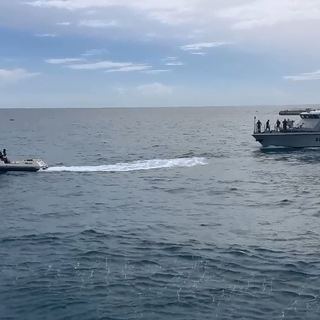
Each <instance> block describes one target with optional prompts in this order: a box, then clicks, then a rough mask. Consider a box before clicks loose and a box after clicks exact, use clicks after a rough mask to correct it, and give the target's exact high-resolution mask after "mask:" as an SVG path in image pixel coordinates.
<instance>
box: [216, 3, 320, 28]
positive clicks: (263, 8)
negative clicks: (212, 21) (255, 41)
mask: <svg viewBox="0 0 320 320" xmlns="http://www.w3.org/2000/svg"><path fill="white" fill-rule="evenodd" d="M217 16H218V17H221V18H225V19H230V20H233V21H234V24H233V28H235V29H249V28H253V27H259V26H271V25H275V24H277V23H279V22H284V21H297V20H319V19H320V2H319V1H318V0H281V1H279V0H277V1H272V0H256V1H253V2H250V3H248V4H244V5H238V6H234V7H230V8H226V9H222V10H220V11H218V13H217Z"/></svg>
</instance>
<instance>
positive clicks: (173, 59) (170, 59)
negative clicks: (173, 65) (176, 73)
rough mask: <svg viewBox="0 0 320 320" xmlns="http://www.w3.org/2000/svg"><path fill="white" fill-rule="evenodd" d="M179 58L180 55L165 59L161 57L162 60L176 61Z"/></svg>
mask: <svg viewBox="0 0 320 320" xmlns="http://www.w3.org/2000/svg"><path fill="white" fill-rule="evenodd" d="M177 59H178V57H166V58H164V59H161V60H162V61H175V60H177Z"/></svg>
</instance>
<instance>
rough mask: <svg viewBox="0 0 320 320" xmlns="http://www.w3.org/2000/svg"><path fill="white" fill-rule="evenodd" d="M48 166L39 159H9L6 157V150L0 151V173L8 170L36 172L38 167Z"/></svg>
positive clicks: (45, 167)
mask: <svg viewBox="0 0 320 320" xmlns="http://www.w3.org/2000/svg"><path fill="white" fill-rule="evenodd" d="M48 167H49V166H48V165H47V164H46V163H45V162H43V161H42V160H41V159H27V160H20V161H10V160H9V159H8V158H7V154H6V150H5V149H4V150H3V153H2V152H1V151H0V173H3V172H9V171H29V172H36V171H38V170H40V169H43V170H45V169H47V168H48Z"/></svg>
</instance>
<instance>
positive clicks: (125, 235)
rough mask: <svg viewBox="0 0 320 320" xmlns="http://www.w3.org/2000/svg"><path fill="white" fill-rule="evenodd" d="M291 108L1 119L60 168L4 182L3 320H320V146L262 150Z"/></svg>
mask: <svg viewBox="0 0 320 320" xmlns="http://www.w3.org/2000/svg"><path fill="white" fill-rule="evenodd" d="M257 111H258V113H257ZM278 111H279V108H278V109H277V108H262V107H260V108H163V109H161V108H157V109H152V108H148V109H143V108H141V109H129V108H128V109H91V110H90V109H78V110H77V109H68V110H59V109H57V110H0V137H1V144H0V148H7V150H8V156H9V158H11V159H21V158H26V157H30V156H35V157H40V158H42V159H43V160H44V161H45V162H47V163H49V164H50V165H51V168H50V169H49V171H44V172H37V173H19V174H15V173H11V174H2V175H0V216H1V223H0V319H23V320H27V319H30V320H44V319H49V320H62V319H63V320H67V319H68V320H69V319H70V320H71V319H72V320H73V319H77V320H79V319H81V320H82V319H85V320H87V319H88V320H89V319H90V320H91V319H92V320H93V319H140V318H141V319H181V320H185V319H319V315H320V300H319V297H318V295H319V290H320V289H319V288H320V279H319V273H320V259H319V232H320V206H319V205H320V200H319V194H320V189H319V165H320V150H319V149H301V150H290V149H267V150H261V149H260V146H259V144H258V143H257V142H255V141H254V139H253V137H252V136H251V133H252V129H253V116H254V115H258V117H259V119H261V121H266V120H267V119H270V120H271V123H273V122H275V120H276V119H277V113H278ZM10 118H14V121H9V119H10Z"/></svg>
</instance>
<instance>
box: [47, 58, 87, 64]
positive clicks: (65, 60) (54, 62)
mask: <svg viewBox="0 0 320 320" xmlns="http://www.w3.org/2000/svg"><path fill="white" fill-rule="evenodd" d="M79 61H84V60H83V59H81V58H64V59H47V60H45V62H47V63H51V64H63V63H70V62H79Z"/></svg>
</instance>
